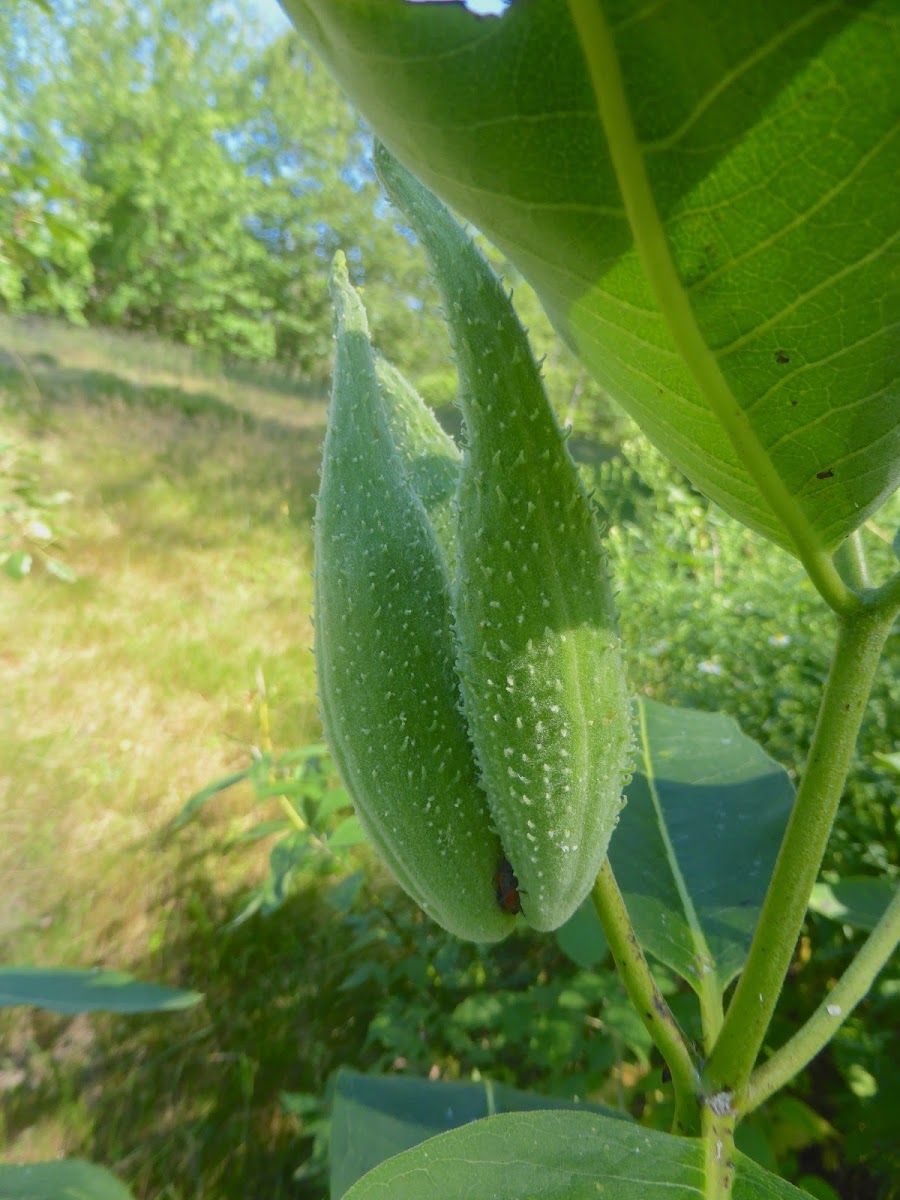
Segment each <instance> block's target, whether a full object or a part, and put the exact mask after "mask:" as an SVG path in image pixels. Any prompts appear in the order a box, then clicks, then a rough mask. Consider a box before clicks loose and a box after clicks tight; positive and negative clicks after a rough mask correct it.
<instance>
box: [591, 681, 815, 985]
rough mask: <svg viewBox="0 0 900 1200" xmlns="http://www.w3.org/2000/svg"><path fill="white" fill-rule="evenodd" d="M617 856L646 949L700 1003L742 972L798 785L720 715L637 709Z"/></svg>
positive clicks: (613, 858) (645, 703)
mask: <svg viewBox="0 0 900 1200" xmlns="http://www.w3.org/2000/svg"><path fill="white" fill-rule="evenodd" d="M639 729H640V737H639V755H638V761H637V764H636V769H635V775H634V778H633V780H632V782H631V784H630V786H629V788H628V793H627V794H628V803H627V804H626V805H625V808H624V810H623V813H622V818H621V820H620V822H619V826H618V828H617V829H616V832H615V833H614V834H613V839H612V842H611V844H610V852H609V858H610V862H611V863H612V867H613V870H614V872H615V875H616V879H617V880H618V883H619V887H620V888H621V890H622V893H623V895H624V897H625V903H626V905H627V907H628V913H629V915H630V917H631V920H632V922H633V924H634V927H635V929H636V930H637V934H638V938H639V940H640V942H641V945H642V946H644V948H645V949H647V950H649V951H650V953H651V954H653V955H654V956H655V957H656V958H658V959H660V960H661V961H662V962H664V963H665V964H666V965H667V966H669V967H671V968H672V970H673V971H677V973H678V974H679V975H681V976H682V977H683V978H684V979H686V980H687V981H688V982H689V983H690V984H691V985H692V987H694V988H695V990H696V991H697V992H698V993H699V994H700V995H701V996H703V995H712V996H715V994H718V995H721V993H722V992H723V991H724V989H725V988H726V987H727V985H728V983H729V982H730V980H732V979H733V978H734V976H735V975H736V974H737V972H738V971H739V970H740V969H741V966H742V965H743V962H744V958H745V956H746V952H747V949H748V947H749V945H750V939H751V937H752V935H753V930H754V928H755V926H756V921H757V917H758V915H759V910H760V907H761V905H762V901H763V898H764V896H765V892H766V886H767V884H768V881H769V876H770V874H771V871H772V867H773V865H774V863H775V858H776V855H777V853H778V847H779V845H780V844H781V837H782V834H783V833H784V829H785V826H786V825H787V819H788V815H789V813H790V809H791V803H792V801H793V796H794V789H793V787H792V785H791V782H790V780H789V779H788V776H787V774H786V772H785V771H784V769H783V768H782V767H780V766H779V765H778V764H777V763H775V762H773V761H772V759H771V758H769V757H768V755H766V754H765V753H764V752H763V750H762V749H761V748H760V747H759V746H758V745H757V743H756V742H754V741H752V740H751V739H750V738H748V737H746V736H745V735H744V734H743V733H741V731H740V729H739V728H738V726H737V724H736V723H735V722H734V721H733V720H732V719H731V717H726V716H725V715H724V714H722V713H706V712H699V711H698V710H696V709H690V708H670V707H669V706H668V705H665V704H657V703H655V702H654V701H652V700H642V701H641V702H640V704H639Z"/></svg>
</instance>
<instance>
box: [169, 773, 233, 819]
mask: <svg viewBox="0 0 900 1200" xmlns="http://www.w3.org/2000/svg"><path fill="white" fill-rule="evenodd" d="M249 774H250V771H249V770H247V771H235V773H234V774H233V775H226V776H225V777H224V778H222V779H217V780H216V781H215V783H210V784H209V785H208V786H207V787H205V788H201V790H200V791H199V792H194V794H193V796H191V797H190V798H189V799H188V800H187V801H185V804H184V807H183V808H182V810H181V812H180V813H179V814H178V816H177V817H176V818H175V820H174V821H173V822H172V829H183V828H184V826H185V825H187V824H188V823H189V822H190V821H192V820H193V819H194V817H195V816H196V815H197V813H198V812H199V811H200V809H201V808H203V806H204V804H206V803H207V801H209V800H212V798H213V796H218V795H219V793H220V792H227V791H228V789H229V788H231V787H234V785H235V784H236V783H241V782H242V781H243V780H245V779H246V778H247V776H248V775H249Z"/></svg>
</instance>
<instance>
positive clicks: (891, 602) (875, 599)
mask: <svg viewBox="0 0 900 1200" xmlns="http://www.w3.org/2000/svg"><path fill="white" fill-rule="evenodd" d="M866 599H867V600H869V601H870V602H871V604H872V605H873V606H878V607H881V606H882V605H884V606H885V607H893V608H900V571H898V572H897V573H896V574H895V575H892V576H891V577H890V579H889V580H888V581H887V582H886V583H883V584H882V585H881V587H880V588H876V589H875V591H874V592H870V593H869V595H868V597H866Z"/></svg>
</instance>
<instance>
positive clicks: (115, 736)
mask: <svg viewBox="0 0 900 1200" xmlns="http://www.w3.org/2000/svg"><path fill="white" fill-rule="evenodd" d="M0 348H5V349H6V351H7V354H6V357H5V366H3V365H0V370H2V372H3V373H2V375H0V442H3V441H5V442H13V443H15V444H17V445H20V446H22V447H23V448H24V447H34V446H38V447H39V466H38V467H37V479H36V480H35V483H36V484H37V485H38V486H39V488H40V490H41V491H43V492H46V493H53V492H56V491H58V490H65V491H68V492H70V493H71V496H72V498H71V500H70V501H69V502H68V503H67V504H66V506H65V508H64V509H63V510H62V511H61V517H62V518H63V519H64V523H65V525H67V526H68V527H69V528H70V529H71V530H72V536H71V537H68V538H65V539H64V543H63V545H62V548H61V557H62V558H63V559H64V561H65V562H66V563H67V564H68V565H69V566H71V567H73V568H74V569H75V570H76V571H77V572H78V576H79V579H78V581H77V582H76V583H74V584H66V583H63V582H61V581H59V580H57V579H55V578H53V577H52V576H50V575H49V574H47V573H46V571H41V570H39V569H35V570H34V571H33V573H32V575H31V576H30V577H29V578H27V579H25V580H24V581H22V582H20V583H15V582H13V581H12V580H8V579H6V578H5V577H4V576H2V575H0V677H2V690H3V700H4V703H3V707H2V715H0V879H2V900H0V960H5V961H16V962H29V963H38V964H50V963H57V964H63V965H91V964H95V963H104V964H106V963H109V964H116V965H120V966H130V967H132V968H133V969H137V970H138V971H140V972H141V973H143V974H144V975H145V976H146V975H147V973H148V970H151V969H152V970H153V972H154V973H155V975H156V977H157V978H166V979H167V980H168V981H170V982H176V983H185V984H192V985H193V986H196V987H198V988H199V989H200V990H204V987H205V985H206V983H207V980H206V979H204V978H203V977H202V976H203V975H204V974H205V973H207V972H208V971H209V969H210V962H209V960H210V958H211V957H214V956H215V955H217V954H218V953H219V950H218V949H215V950H213V949H212V946H213V945H214V944H215V943H216V939H217V938H219V935H220V932H221V921H222V920H224V918H225V917H226V916H227V915H229V913H228V909H229V906H230V907H231V908H232V909H233V905H234V901H235V897H234V895H233V894H232V893H233V892H234V891H235V890H236V889H239V888H240V887H242V886H246V885H247V884H249V883H251V882H253V881H254V879H255V877H256V876H258V874H259V873H260V872H261V871H262V870H263V868H264V864H265V862H266V856H267V847H266V845H265V844H260V845H258V846H256V847H254V848H249V849H248V851H247V854H246V855H242V856H240V858H239V859H230V860H227V862H226V864H225V865H220V864H219V862H218V861H217V858H216V856H215V854H212V855H210V853H209V849H210V847H211V846H214V845H215V843H216V841H217V839H220V838H221V836H222V831H223V827H224V824H225V821H223V817H224V818H230V819H232V820H233V821H240V820H241V819H242V814H243V806H244V804H245V803H246V800H247V797H246V795H243V796H242V795H241V794H240V793H237V794H235V795H234V796H233V797H232V798H231V799H230V800H226V801H225V802H224V803H223V804H220V805H218V806H217V808H216V809H215V811H214V813H213V814H212V815H211V817H210V818H209V820H208V822H207V824H206V826H205V827H204V826H202V825H201V828H200V829H199V830H196V831H193V832H190V831H189V833H188V834H187V835H186V836H184V837H181V838H180V839H173V838H162V837H161V836H160V835H161V833H162V831H163V830H164V829H165V826H166V824H167V822H168V821H170V819H171V818H172V817H173V816H174V815H175V814H176V813H177V812H178V811H179V809H180V807H181V806H182V804H183V803H184V801H185V800H186V799H187V797H188V796H189V795H190V794H191V793H192V792H193V791H195V790H196V789H198V788H200V787H202V786H203V785H205V784H207V783H209V782H210V781H211V780H213V779H216V778H218V777H220V776H222V775H225V774H227V773H228V772H230V771H233V770H234V769H235V768H239V767H241V766H244V765H245V764H246V762H247V758H248V749H249V746H250V745H251V743H253V741H254V739H255V737H256V735H257V719H256V709H255V705H254V702H253V688H254V681H255V678H256V673H257V671H259V670H261V671H262V673H263V675H264V677H265V679H266V683H267V689H268V693H269V701H270V705H271V707H272V712H273V725H274V727H273V734H274V737H275V740H276V744H278V745H280V746H282V747H284V748H286V747H289V746H296V745H301V744H303V743H304V742H308V741H310V740H313V739H315V738H317V737H318V736H319V728H318V721H317V717H316V710H315V700H314V683H313V670H312V656H311V654H310V652H309V650H310V646H311V623H310V602H311V592H312V585H311V533H310V517H311V512H312V499H311V496H312V493H313V492H314V490H315V485H316V469H317V463H318V453H319V443H320V440H321V436H322V433H323V429H324V416H325V404H324V400H323V399H322V397H321V396H312V395H308V394H304V393H303V392H302V390H301V389H299V388H297V387H296V386H294V385H292V384H290V382H288V381H280V382H279V381H277V380H275V381H274V383H273V386H272V387H269V388H267V387H264V386H262V385H256V386H252V385H249V384H247V385H241V384H238V383H235V382H234V381H233V380H229V378H228V377H227V376H226V375H225V374H223V373H222V372H221V371H217V370H214V371H212V372H208V371H204V370H202V364H198V363H197V362H196V361H194V360H192V359H191V357H190V356H189V355H186V354H184V353H182V352H177V351H175V352H173V351H172V350H171V348H168V347H160V346H156V347H154V345H153V343H150V342H147V341H135V340H133V339H127V338H126V339H123V338H120V337H115V336H113V335H107V334H102V335H94V334H90V333H86V332H82V331H71V330H67V329H62V328H59V327H55V326H37V325H30V326H17V325H14V324H12V323H4V324H2V325H0ZM3 362H4V359H3V357H2V355H0V364H3ZM276 385H277V386H276ZM0 519H2V512H0ZM225 897H227V900H226V899H225ZM281 936H283V931H282V932H277V931H276V937H278V938H280V937H281ZM255 952H256V951H255V949H254V947H253V946H252V945H250V944H247V945H244V946H243V949H242V953H243V954H244V955H245V957H246V956H250V958H252V957H253V955H254V954H255ZM148 964H151V965H148ZM295 981H296V969H295ZM220 982H221V981H220ZM204 1019H208V1014H207V1018H204ZM198 1020H199V1018H198ZM191 1022H192V1019H189V1020H188V1023H187V1025H185V1023H184V1022H182V1024H181V1025H180V1026H179V1029H180V1030H181V1032H182V1033H183V1030H184V1029H185V1028H189V1029H193V1027H194V1025H195V1024H196V1021H193V1024H192V1023H191ZM200 1024H201V1025H202V1020H200ZM71 1027H72V1026H71V1023H66V1022H60V1021H56V1020H51V1019H49V1018H48V1019H46V1020H45V1019H44V1018H42V1017H40V1016H30V1017H22V1016H21V1015H19V1016H17V1017H16V1019H15V1021H13V1022H12V1023H9V1019H8V1018H7V1026H6V1032H7V1034H8V1035H9V1036H10V1041H9V1042H8V1043H7V1051H8V1053H9V1057H8V1058H7V1060H6V1061H5V1062H4V1061H3V1060H2V1056H0V1088H2V1087H3V1078H2V1076H3V1069H4V1068H5V1069H6V1071H7V1073H8V1079H11V1080H12V1081H13V1082H14V1081H15V1080H16V1079H19V1078H21V1077H22V1074H23V1072H24V1073H25V1075H27V1076H31V1077H32V1078H31V1082H32V1083H33V1084H34V1087H35V1088H37V1091H36V1092H32V1097H31V1098H32V1100H34V1097H35V1096H36V1095H38V1093H41V1089H44V1090H46V1089H47V1088H48V1087H49V1088H50V1094H48V1097H47V1103H46V1104H32V1103H31V1101H29V1102H28V1103H24V1102H22V1103H20V1104H19V1105H18V1107H16V1106H15V1105H13V1107H12V1108H9V1109H7V1112H8V1113H9V1112H17V1113H18V1115H17V1116H16V1115H14V1116H13V1117H12V1118H9V1117H8V1118H7V1119H8V1120H9V1122H10V1123H9V1125H8V1127H7V1135H8V1137H9V1144H8V1145H7V1150H6V1154H4V1157H6V1155H7V1154H8V1155H9V1156H10V1157H12V1158H13V1159H14V1160H19V1161H27V1160H33V1159H35V1158H40V1157H42V1156H46V1155H48V1154H49V1155H51V1156H52V1155H55V1154H58V1153H61V1152H64V1151H68V1152H73V1150H75V1151H80V1152H85V1147H87V1150H88V1152H89V1151H90V1149H91V1146H92V1143H94V1144H96V1129H94V1132H93V1133H91V1129H92V1128H93V1117H90V1116H89V1115H88V1114H89V1108H90V1103H89V1101H90V1096H89V1095H88V1096H85V1097H81V1096H79V1094H77V1091H76V1088H75V1085H74V1083H73V1082H72V1080H71V1079H69V1081H68V1082H66V1079H67V1078H68V1077H67V1076H66V1072H65V1071H63V1072H62V1075H61V1074H60V1070H61V1068H60V1064H61V1063H63V1064H64V1063H68V1064H69V1066H70V1067H72V1069H73V1070H74V1069H75V1067H76V1066H77V1065H78V1061H79V1053H78V1052H77V1051H78V1049H79V1047H78V1039H77V1038H76V1039H75V1041H76V1046H75V1047H74V1048H73V1047H72V1046H71V1045H70V1046H68V1047H67V1043H66V1038H69V1040H70V1041H71V1033H70V1032H67V1031H70V1030H71ZM76 1028H77V1027H76ZM94 1028H95V1027H94ZM194 1032H196V1030H194ZM94 1036H95V1034H93V1033H90V1032H89V1034H88V1036H87V1041H88V1042H89V1043H90V1042H92V1040H93V1038H94ZM167 1036H168V1037H169V1038H170V1039H171V1038H175V1039H176V1040H177V1038H178V1037H180V1036H181V1033H176V1031H175V1029H174V1027H173V1026H171V1025H170V1026H168V1028H167V1030H166V1031H163V1030H160V1031H159V1032H158V1033H155V1034H154V1035H153V1037H154V1038H156V1039H158V1040H159V1044H163V1043H164V1041H165V1039H166V1037H167ZM80 1049H81V1052H82V1053H81V1059H83V1060H84V1061H89V1060H92V1059H93V1058H95V1057H96V1056H95V1054H94V1051H93V1050H91V1049H90V1048H88V1050H87V1051H85V1047H84V1045H81V1047H80ZM94 1049H96V1048H94ZM144 1051H146V1046H145V1045H144V1046H143V1050H141V1051H140V1053H143V1052H144ZM95 1065H96V1064H95ZM130 1069H131V1068H130V1066H129V1068H128V1070H129V1071H130ZM10 1072H11V1074H9V1073H10ZM123 1078H125V1079H126V1081H127V1079H128V1078H129V1077H128V1075H127V1073H126V1076H124V1077H123ZM120 1083H121V1079H120ZM51 1085H52V1086H51ZM220 1086H221V1080H219V1081H218V1082H217V1083H216V1087H220ZM70 1093H71V1094H70ZM41 1094H43V1093H41ZM16 1095H19V1099H20V1101H21V1100H22V1097H21V1095H20V1094H19V1093H16ZM150 1099H151V1100H152V1102H153V1103H154V1104H155V1098H150ZM94 1101H96V1095H95V1096H94ZM23 1104H24V1107H23ZM169 1104H170V1108H172V1111H171V1112H170V1118H171V1122H174V1123H175V1125H177V1124H178V1123H179V1121H181V1120H183V1119H184V1116H185V1113H184V1111H181V1110H179V1104H178V1101H177V1100H174V1099H173V1100H170V1102H169ZM4 1107H5V1104H4ZM91 1111H93V1110H92V1109H91ZM133 1115H134V1114H133V1113H132V1116H133ZM273 1119H274V1118H273ZM171 1122H167V1123H171ZM138 1123H139V1122H138ZM113 1127H116V1122H115V1121H113V1125H112V1126H111V1128H113ZM3 1131H4V1130H3V1125H2V1122H0V1136H2V1134H3ZM114 1141H115V1139H114ZM106 1148H107V1150H108V1149H109V1147H108V1145H107V1147H106ZM115 1148H116V1149H117V1150H119V1151H121V1152H122V1153H123V1154H126V1156H127V1153H128V1152H129V1147H128V1144H127V1135H125V1134H124V1133H123V1140H122V1141H121V1143H119V1142H116V1144H115ZM107 1161H109V1160H108V1159H107ZM166 1169H168V1167H167V1168H166ZM151 1173H152V1172H151ZM148 1187H149V1185H148ZM146 1194H148V1195H149V1194H156V1193H154V1192H153V1190H152V1188H150V1190H148V1192H147V1193H146ZM171 1194H172V1195H174V1194H176V1193H175V1192H172V1193H171ZM179 1194H180V1193H179ZM222 1194H225V1193H222Z"/></svg>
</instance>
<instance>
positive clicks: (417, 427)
mask: <svg viewBox="0 0 900 1200" xmlns="http://www.w3.org/2000/svg"><path fill="white" fill-rule="evenodd" d="M375 373H376V375H377V376H378V383H379V386H380V387H381V395H382V397H383V400H384V409H385V413H386V415H387V420H388V425H389V426H390V430H391V436H392V437H393V439H394V445H395V446H396V448H397V453H398V454H399V456H400V459H401V461H402V463H403V469H404V471H405V473H406V477H407V479H408V480H409V482H410V484H411V485H412V488H413V491H414V492H415V493H416V495H417V496H418V497H419V499H420V500H421V501H422V504H423V505H424V506H425V511H426V512H427V513H428V520H429V521H430V522H431V528H432V529H433V530H434V534H435V537H436V538H437V540H438V545H439V546H440V548H441V551H442V553H443V555H444V563H445V565H446V567H447V569H448V571H450V572H451V573H452V571H453V570H454V569H455V567H456V489H457V486H458V484H459V468H460V464H461V462H462V455H461V454H460V452H459V447H458V446H457V445H456V442H454V440H453V438H452V437H450V435H449V434H448V433H447V432H445V430H443V429H442V428H441V426H440V425H439V424H438V422H437V419H436V418H435V416H434V413H433V412H432V411H431V409H430V408H429V407H428V405H427V404H426V403H425V401H424V400H423V399H422V397H421V396H420V395H419V393H418V392H417V391H416V390H415V388H413V387H412V386H411V385H410V384H409V383H408V382H407V380H406V379H404V377H403V376H402V375H401V374H400V372H399V371H398V370H397V368H396V367H394V366H392V365H391V363H389V362H388V361H387V359H385V358H382V357H381V355H380V354H376V356H375Z"/></svg>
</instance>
